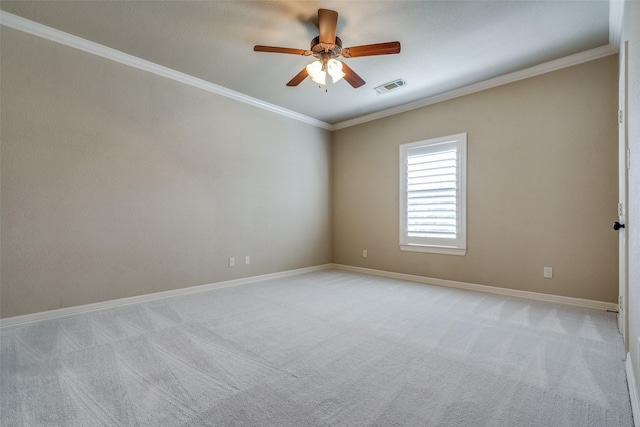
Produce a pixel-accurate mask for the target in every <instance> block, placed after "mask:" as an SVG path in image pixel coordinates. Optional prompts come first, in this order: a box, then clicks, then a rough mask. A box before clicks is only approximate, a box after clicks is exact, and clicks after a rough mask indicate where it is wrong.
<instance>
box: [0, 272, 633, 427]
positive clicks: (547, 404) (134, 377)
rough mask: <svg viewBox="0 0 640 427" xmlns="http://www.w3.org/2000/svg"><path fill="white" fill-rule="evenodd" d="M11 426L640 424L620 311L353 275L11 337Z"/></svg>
mask: <svg viewBox="0 0 640 427" xmlns="http://www.w3.org/2000/svg"><path fill="white" fill-rule="evenodd" d="M0 334H1V335H0V350H1V353H0V373H1V384H0V385H1V397H2V401H1V404H2V407H1V412H2V414H1V418H0V419H1V422H2V425H3V426H83V427H84V426H102V425H104V426H200V425H202V426H205V425H206V426H236V425H237V426H296V427H303V426H509V427H514V426H553V427H557V426H631V425H632V424H633V422H632V418H631V409H630V403H629V396H628V392H627V385H626V378H625V370H624V347H623V343H622V339H621V337H620V335H619V334H618V332H617V329H616V320H615V316H614V315H612V314H608V313H604V312H598V311H591V310H583V309H578V308H571V307H565V306H560V305H551V304H545V303H539V302H530V301H526V300H520V299H513V298H504V297H500V296H495V295H489V294H482V293H474V292H467V291H462V290H455V289H447V288H441V287H435V286H428V285H424V284H417V283H411V282H403V281H399V280H392V279H385V278H380V277H371V276H365V275H360V274H354V273H347V272H341V271H333V270H328V271H320V272H315V273H310V274H304V275H300V276H294V277H289V278H285V279H277V280H271V281H264V282H259V283H253V284H249V285H242V286H236V287H230V288H224V289H219V290H215V291H209V292H204V293H199V294H194V295H189V296H184V297H177V298H173V299H166V300H161V301H154V302H150V303H144V304H138V305H132V306H127V307H122V308H119V309H113V310H109V311H101V312H95V313H91V314H87V315H82V316H75V317H69V318H64V319H58V320H54V321H46V322H41V323H36V324H31V325H25V326H20V327H13V328H5V329H3V330H2V331H1V332H0Z"/></svg>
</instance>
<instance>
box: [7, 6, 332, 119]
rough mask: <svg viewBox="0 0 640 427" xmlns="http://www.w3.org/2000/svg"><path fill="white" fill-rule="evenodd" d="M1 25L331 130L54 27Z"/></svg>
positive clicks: (15, 21)
mask: <svg viewBox="0 0 640 427" xmlns="http://www.w3.org/2000/svg"><path fill="white" fill-rule="evenodd" d="M0 25H3V26H5V27H8V28H12V29H14V30H18V31H22V32H24V33H27V34H31V35H33V36H36V37H40V38H43V39H46V40H49V41H52V42H55V43H59V44H62V45H65V46H68V47H71V48H74V49H78V50H81V51H83V52H87V53H90V54H93V55H96V56H100V57H102V58H105V59H109V60H111V61H114V62H118V63H120V64H124V65H128V66H130V67H133V68H137V69H139V70H143V71H147V72H149V73H153V74H155V75H158V76H161V77H165V78H167V79H171V80H175V81H177V82H180V83H184V84H187V85H189V86H193V87H197V88H199V89H202V90H206V91H207V92H211V93H215V94H217V95H221V96H224V97H226V98H230V99H233V100H236V101H240V102H243V103H245V104H249V105H252V106H254V107H258V108H261V109H263V110H267V111H270V112H272V113H276V114H279V115H281V116H285V117H288V118H291V119H294V120H298V121H300V122H303V123H306V124H309V125H312V126H316V127H319V128H322V129H327V130H331V129H332V126H331V125H330V124H329V123H325V122H323V121H320V120H317V119H314V118H313V117H309V116H305V115H304V114H300V113H297V112H295V111H292V110H288V109H286V108H282V107H279V106H277V105H275V104H271V103H269V102H265V101H262V100H260V99H257V98H254V97H252V96H249V95H245V94H243V93H240V92H236V91H234V90H231V89H227V88H225V87H223V86H220V85H217V84H214V83H211V82H208V81H206V80H203V79H199V78H197V77H193V76H191V75H189V74H185V73H181V72H179V71H176V70H173V69H171V68H167V67H164V66H162V65H159V64H156V63H154V62H151V61H147V60H144V59H141V58H138V57H137V56H133V55H129V54H128V53H124V52H121V51H119V50H116V49H112V48H110V47H107V46H104V45H101V44H98V43H95V42H92V41H89V40H86V39H83V38H82V37H78V36H74V35H72V34H69V33H65V32H64V31H60V30H56V29H55V28H51V27H48V26H46V25H42V24H39V23H37V22H34V21H30V20H28V19H25V18H22V17H20V16H17V15H13V14H11V13H8V12H5V11H0Z"/></svg>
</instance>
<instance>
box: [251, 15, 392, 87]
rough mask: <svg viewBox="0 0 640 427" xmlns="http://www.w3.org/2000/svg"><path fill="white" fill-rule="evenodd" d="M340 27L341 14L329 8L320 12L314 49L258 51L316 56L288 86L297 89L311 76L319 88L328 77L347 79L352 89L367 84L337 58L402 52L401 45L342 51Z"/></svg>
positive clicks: (262, 48) (259, 49)
mask: <svg viewBox="0 0 640 427" xmlns="http://www.w3.org/2000/svg"><path fill="white" fill-rule="evenodd" d="M337 25H338V12H335V11H333V10H328V9H318V29H319V32H320V34H319V35H318V37H316V38H314V39H313V40H311V49H310V50H304V49H292V48H287V47H275V46H262V45H256V46H254V47H253V50H254V51H256V52H271V53H287V54H291V55H303V56H313V57H314V58H316V59H317V60H316V61H314V62H312V63H311V64H309V65H307V66H306V67H305V68H303V69H302V71H300V72H299V73H298V74H297V75H296V76H295V77H294V78H293V79H291V80H290V81H289V82H288V83H287V86H298V85H299V84H300V83H301V82H302V81H303V80H304V79H306V78H307V77H311V80H313V81H314V82H315V83H317V84H319V85H324V84H326V79H327V74H329V75H330V76H331V78H332V80H333V83H336V82H338V81H340V80H341V79H342V78H344V79H345V80H346V81H347V83H349V84H350V85H351V86H352V87H353V88H358V87H360V86H362V85H364V84H365V81H364V80H363V79H362V78H361V77H360V76H359V75H358V74H356V72H355V71H353V70H352V69H351V68H350V67H348V66H347V64H345V63H343V62H341V61H338V60H337V59H336V58H337V57H339V56H342V57H343V58H355V57H358V56H373V55H391V54H395V53H400V42H397V41H394V42H386V43H375V44H368V45H363V46H354V47H350V48H344V49H343V48H342V40H340V38H339V37H337V36H336V27H337Z"/></svg>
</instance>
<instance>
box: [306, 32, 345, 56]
mask: <svg viewBox="0 0 640 427" xmlns="http://www.w3.org/2000/svg"><path fill="white" fill-rule="evenodd" d="M311 52H312V55H313V56H314V57H316V58H318V59H321V58H322V54H323V53H328V54H329V55H330V56H329V58H336V57H338V56H340V53H341V52H342V40H340V37H336V42H335V43H334V44H328V43H320V36H318V37H316V38H314V39H313V40H311ZM325 56H326V55H325Z"/></svg>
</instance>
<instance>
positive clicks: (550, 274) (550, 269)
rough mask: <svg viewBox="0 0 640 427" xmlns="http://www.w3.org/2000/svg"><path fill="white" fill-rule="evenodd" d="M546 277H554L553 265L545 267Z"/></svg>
mask: <svg viewBox="0 0 640 427" xmlns="http://www.w3.org/2000/svg"><path fill="white" fill-rule="evenodd" d="M544 278H545V279H553V267H545V268H544Z"/></svg>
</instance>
